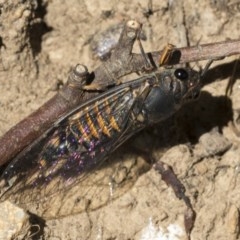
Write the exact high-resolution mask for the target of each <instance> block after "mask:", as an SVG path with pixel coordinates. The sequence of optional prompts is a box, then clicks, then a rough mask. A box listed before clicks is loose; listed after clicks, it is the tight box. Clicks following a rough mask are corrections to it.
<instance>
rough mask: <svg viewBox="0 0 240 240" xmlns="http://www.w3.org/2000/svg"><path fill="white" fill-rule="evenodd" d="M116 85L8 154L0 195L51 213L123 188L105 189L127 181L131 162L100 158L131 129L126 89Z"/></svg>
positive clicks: (77, 208)
mask: <svg viewBox="0 0 240 240" xmlns="http://www.w3.org/2000/svg"><path fill="white" fill-rule="evenodd" d="M116 89H117V90H115V91H110V92H109V93H107V94H106V93H105V94H102V95H100V96H99V97H97V98H95V99H93V100H91V101H89V102H87V103H86V104H83V105H82V106H80V107H78V108H77V109H76V110H74V111H72V113H70V114H68V115H67V116H65V117H64V118H63V119H62V120H60V121H59V122H58V123H57V124H55V126H54V127H53V128H52V129H50V130H49V131H48V132H47V133H45V134H44V135H43V136H42V137H40V138H39V139H38V140H37V141H35V142H34V143H33V144H32V145H31V146H30V147H28V148H27V149H26V150H25V151H24V152H22V153H21V154H20V155H19V156H18V157H17V158H16V159H14V160H13V161H12V162H11V163H10V164H9V166H8V167H7V169H6V170H5V172H4V173H3V175H2V177H1V182H0V183H1V185H4V188H3V192H2V196H1V201H2V200H5V199H9V200H11V201H13V202H15V203H17V204H19V205H21V206H23V207H24V208H26V209H28V210H30V211H32V212H33V213H36V214H38V215H41V216H44V217H47V218H53V217H56V216H64V215H69V214H73V213H77V212H81V211H83V210H87V209H96V208H98V207H100V206H102V205H104V204H105V203H106V202H107V201H109V199H113V198H114V197H117V196H118V195H119V194H122V193H123V192H125V191H126V190H124V188H123V187H122V188H121V187H118V188H116V189H118V192H117V191H115V192H114V194H113V195H111V191H110V187H113V186H115V185H118V186H126V184H127V183H129V184H130V181H128V180H127V179H128V178H131V179H134V176H136V173H135V172H136V171H137V168H138V167H137V165H136V162H134V161H133V162H128V163H122V162H120V163H119V162H116V161H113V162H112V164H110V165H108V166H105V167H104V164H103V162H104V160H105V159H106V158H108V157H109V155H110V153H112V152H113V150H114V149H116V148H117V147H118V146H119V145H121V143H122V142H124V141H125V140H126V139H127V138H129V137H130V136H131V135H132V134H133V133H134V132H135V131H136V129H135V130H133V128H132V120H131V117H130V114H131V110H132V107H133V105H134V103H135V99H134V97H133V95H132V89H130V88H119V89H118V88H116ZM120 169H121V170H120ZM109 184H110V185H109ZM125 189H128V188H125Z"/></svg>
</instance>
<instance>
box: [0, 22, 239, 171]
mask: <svg viewBox="0 0 240 240" xmlns="http://www.w3.org/2000/svg"><path fill="white" fill-rule="evenodd" d="M140 30H141V25H140V24H139V23H138V22H136V21H133V20H131V21H128V22H127V23H126V25H125V28H124V30H123V32H122V34H121V37H120V40H119V43H118V45H117V47H116V48H115V50H114V52H113V53H112V55H111V56H110V57H109V59H107V60H106V61H104V62H103V63H102V64H101V65H100V66H99V67H98V68H97V69H96V70H95V71H94V72H93V73H92V78H91V77H89V75H88V78H87V80H91V79H94V81H93V82H92V83H91V84H90V85H89V86H91V87H90V89H101V90H103V89H104V88H106V87H108V86H110V85H115V84H119V83H120V81H119V79H120V78H121V77H122V76H125V75H127V74H130V73H133V72H141V71H143V70H144V67H145V63H146V61H145V60H144V58H143V56H142V55H141V54H133V53H132V48H133V44H134V42H135V40H136V37H137V36H138V34H139V31H140ZM161 54H162V51H158V52H151V53H148V54H147V56H148V57H149V60H150V61H151V62H152V64H153V66H155V67H156V68H157V66H158V63H159V59H160V57H161ZM236 54H240V40H235V41H227V42H220V43H212V44H205V45H199V46H196V47H188V48H175V49H174V50H173V53H172V55H171V58H170V59H169V61H168V64H169V65H172V64H177V63H187V62H193V61H201V60H206V59H219V58H224V57H227V56H231V55H236ZM80 66H81V65H80ZM78 67H79V65H78V66H77V67H76V68H75V69H74V70H73V71H72V72H71V73H70V81H69V82H68V84H67V85H65V86H64V88H63V89H62V90H60V92H59V93H58V94H57V95H55V96H54V97H53V98H52V99H50V100H49V101H48V102H47V103H45V104H44V105H43V106H42V107H41V108H39V109H38V110H37V111H36V112H34V113H32V114H31V115H30V116H29V117H27V118H26V119H24V120H22V121H21V122H20V123H18V124H17V125H16V126H14V127H13V128H12V129H10V130H9V131H8V132H7V133H6V134H5V135H4V136H3V137H2V138H0V166H1V165H3V164H5V163H6V162H8V161H9V160H10V159H12V158H13V157H14V156H15V155H16V154H18V153H19V152H20V151H22V149H24V148H25V147H26V146H27V145H29V144H30V143H31V142H32V141H34V140H35V139H36V138H38V137H39V136H40V135H41V134H43V133H44V132H45V131H46V130H47V129H48V128H49V127H50V126H51V125H52V124H53V123H54V122H55V121H56V120H57V119H58V118H59V117H60V116H62V115H64V114H65V113H66V112H67V111H70V110H71V109H73V108H74V107H76V106H77V105H79V104H81V103H82V102H84V101H86V100H87V99H89V98H91V97H93V96H94V95H96V94H98V93H97V92H96V91H95V92H94V91H93V92H92V91H86V90H83V88H82V86H83V85H85V84H88V83H86V82H84V81H85V80H86V79H85V80H84V78H83V77H82V76H81V73H83V72H84V71H83V69H78ZM81 67H82V66H81ZM78 70H79V71H80V72H78ZM85 70H86V69H85ZM81 71H83V72H81ZM86 73H87V72H86V71H85V72H84V74H86ZM78 74H80V78H79V79H80V83H79V82H78V80H79V79H77V78H78V77H79V76H78ZM74 79H75V80H76V81H75V80H74Z"/></svg>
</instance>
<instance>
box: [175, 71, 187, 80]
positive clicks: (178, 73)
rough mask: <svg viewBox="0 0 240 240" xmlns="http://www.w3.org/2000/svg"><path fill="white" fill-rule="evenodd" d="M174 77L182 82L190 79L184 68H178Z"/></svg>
mask: <svg viewBox="0 0 240 240" xmlns="http://www.w3.org/2000/svg"><path fill="white" fill-rule="evenodd" d="M174 76H175V77H176V78H177V79H179V80H181V81H185V80H187V79H188V72H187V71H186V70H185V69H183V68H178V69H176V70H175V72H174Z"/></svg>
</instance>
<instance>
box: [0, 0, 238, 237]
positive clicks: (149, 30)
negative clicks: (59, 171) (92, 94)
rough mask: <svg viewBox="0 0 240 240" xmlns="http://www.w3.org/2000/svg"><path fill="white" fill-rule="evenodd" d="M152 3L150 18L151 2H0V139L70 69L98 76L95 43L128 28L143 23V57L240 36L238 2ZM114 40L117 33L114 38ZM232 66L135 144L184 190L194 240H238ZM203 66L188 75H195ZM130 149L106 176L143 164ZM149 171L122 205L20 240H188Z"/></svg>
mask: <svg viewBox="0 0 240 240" xmlns="http://www.w3.org/2000/svg"><path fill="white" fill-rule="evenodd" d="M152 3H153V8H152V10H153V12H150V11H149V9H148V6H149V4H148V1H137V0H133V1H126V0H122V1H108V0H106V1H103V0H98V1H93V0H88V1H85V0H84V1H77V0H69V1H57V0H51V1H50V0H49V1H47V0H45V1H44V0H34V1H32V0H26V1H21V0H17V1H4V0H0V19H1V20H0V23H1V24H0V86H1V94H0V135H3V134H4V133H5V132H6V131H7V130H8V129H10V128H11V127H12V126H14V124H16V123H17V122H19V121H20V120H21V119H23V118H24V117H26V116H27V115H28V114H30V113H31V112H32V111H34V110H35V109H37V108H38V107H40V106H41V105H42V104H43V103H44V102H46V100H47V99H49V98H51V97H52V96H53V95H54V94H55V93H56V92H57V90H58V89H59V87H61V85H62V84H64V83H65V82H66V79H67V75H68V73H69V70H70V69H71V67H72V66H75V65H76V64H77V63H83V64H85V65H86V66H88V68H89V70H94V69H95V68H96V67H97V66H98V65H99V64H100V60H99V58H98V54H100V52H99V50H98V49H97V48H96V43H98V42H99V41H100V42H101V41H102V39H101V35H100V34H101V33H102V32H104V31H105V30H106V29H108V28H112V27H113V26H119V24H121V23H123V21H124V20H128V19H137V20H138V21H140V22H141V23H143V32H144V37H145V38H146V41H143V44H144V49H145V50H146V51H154V50H159V49H162V48H163V47H164V46H165V45H166V43H172V44H174V45H176V46H178V47H184V46H187V45H197V44H199V43H200V44H203V43H210V42H217V41H225V40H228V39H239V37H240V12H239V10H240V3H238V1H224V0H222V1H213V0H203V1H197V0H195V1H190V0H187V1H174V0H171V1H166V0H165V1H154V0H153V1H152ZM148 13H152V14H148ZM120 27H121V25H120ZM118 32H119V30H118V28H117V29H115V30H114V36H115V39H117V37H116V36H118V35H116V34H117V33H118ZM136 51H139V50H138V48H137V47H136ZM237 61H238V59H237V57H236V56H234V57H230V58H226V59H224V60H222V61H217V62H215V63H214V65H213V66H212V70H211V71H210V73H209V74H208V75H207V77H208V79H210V81H211V82H212V83H211V84H208V85H206V86H205V87H204V88H203V90H202V94H201V96H200V98H199V99H198V100H197V101H195V102H192V103H191V104H188V105H185V106H184V107H183V108H182V110H180V111H179V112H178V113H177V114H176V115H175V116H174V117H172V118H170V119H169V120H168V121H165V122H164V123H161V124H159V125H157V126H154V127H151V128H148V129H146V130H145V131H143V132H142V133H140V134H138V135H137V136H136V137H134V139H133V140H134V143H135V144H139V145H140V146H142V147H145V148H147V149H150V150H151V153H152V154H153V155H154V157H155V158H156V159H161V160H162V161H164V162H166V163H168V164H169V165H171V166H172V168H173V169H174V171H175V173H176V174H177V175H178V177H179V179H180V180H181V181H182V183H183V184H184V185H185V187H186V190H187V195H188V196H189V197H190V199H191V201H192V205H193V208H194V210H195V211H196V214H197V215H196V222H195V225H194V228H193V230H192V234H191V237H192V239H199V240H200V239H218V240H220V239H232V240H233V239H234V240H235V239H239V226H240V223H239V219H240V218H239V208H240V201H239V199H240V190H239V189H240V188H239V185H240V174H239V171H240V170H239V169H240V168H239V166H240V147H239V143H240V139H239V136H238V135H237V134H236V131H234V130H233V128H232V127H231V124H230V123H231V121H232V120H233V121H234V122H235V124H236V126H237V124H238V118H239V111H238V109H240V101H239V99H240V98H239V93H240V87H239V86H240V85H239V82H238V81H236V83H235V85H234V87H233V92H232V94H231V96H230V97H226V96H225V90H226V86H227V83H228V80H229V78H230V77H231V76H234V78H236V80H237V79H239V76H240V75H239V63H238V62H237ZM204 64H205V63H202V62H200V63H194V64H193V65H192V66H193V67H194V69H196V70H198V69H199V65H200V66H204ZM234 64H238V65H236V66H237V71H236V72H235V73H234V71H233V69H234ZM130 142H132V140H131V141H130ZM128 145H129V144H126V145H123V146H122V147H121V148H120V149H119V150H118V151H117V152H116V153H115V154H114V155H113V156H112V157H110V160H111V159H118V161H115V162H116V163H114V164H115V165H113V166H112V165H111V164H110V166H108V167H106V170H105V171H107V169H108V168H114V170H115V169H118V168H120V167H119V166H124V164H125V165H127V166H129V162H131V164H132V163H138V164H139V163H140V164H142V161H143V159H142V158H141V157H140V156H139V155H137V154H135V153H134V154H133V153H132V151H131V148H130V147H128ZM150 146H151V147H150ZM146 169H147V168H144V171H142V172H140V173H139V174H135V175H134V176H132V177H131V179H129V184H126V189H125V190H124V193H123V194H122V195H121V197H119V198H117V199H114V200H112V201H110V202H108V204H106V205H104V206H103V207H101V208H99V209H97V210H95V211H88V212H83V213H79V214H76V215H71V216H66V217H61V218H60V217H57V216H56V218H55V219H50V220H49V219H43V222H44V224H40V222H39V220H38V219H37V220H35V224H36V225H37V226H38V225H40V226H41V230H40V231H39V232H38V234H37V235H35V236H34V232H36V231H37V229H38V227H36V225H34V221H33V220H32V221H31V223H29V224H27V225H24V228H23V230H22V231H21V233H22V232H28V236H29V239H32V238H33V239H172V240H175V239H187V236H186V233H185V230H184V220H183V217H184V212H185V210H186V206H185V204H184V203H183V201H181V200H179V199H177V198H176V196H175V195H174V193H173V191H172V189H171V188H170V187H168V186H167V185H166V184H165V183H164V182H163V181H162V180H161V176H160V175H159V174H157V173H156V172H155V171H154V170H153V169H151V168H150V170H148V171H147V170H146ZM101 171H104V169H101ZM116 171H117V170H116ZM110 190H111V188H110V187H109V195H110ZM114 191H115V189H113V193H111V194H112V195H113V196H114ZM95 197H96V201H97V198H98V196H95ZM10 209H11V208H10ZM41 223H42V222H41ZM31 224H32V225H34V226H33V227H32V228H31V227H29V225H31ZM43 226H44V228H43ZM0 231H1V230H0ZM20 236H22V235H21V234H20V235H19V237H18V238H17V237H16V236H15V238H16V239H20ZM4 239H6V238H4ZM25 239H26V237H25Z"/></svg>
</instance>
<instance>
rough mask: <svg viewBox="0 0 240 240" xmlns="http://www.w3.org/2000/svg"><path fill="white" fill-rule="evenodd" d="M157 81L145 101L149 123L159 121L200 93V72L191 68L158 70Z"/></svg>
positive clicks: (145, 112)
mask: <svg viewBox="0 0 240 240" xmlns="http://www.w3.org/2000/svg"><path fill="white" fill-rule="evenodd" d="M155 76H156V78H157V79H158V81H157V83H156V84H155V85H154V86H153V87H152V88H151V90H150V91H149V94H148V96H147V97H146V99H145V101H144V107H143V114H144V115H145V117H146V119H147V121H148V122H149V123H154V122H159V121H161V120H163V119H165V118H167V117H169V116H170V115H172V114H173V113H174V112H176V111H177V110H178V109H179V108H180V107H181V106H182V105H183V103H184V102H186V101H189V100H192V99H196V98H197V97H198V96H199V93H200V74H199V73H198V72H196V71H194V70H192V69H191V68H177V69H166V70H164V71H163V72H156V73H155Z"/></svg>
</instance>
